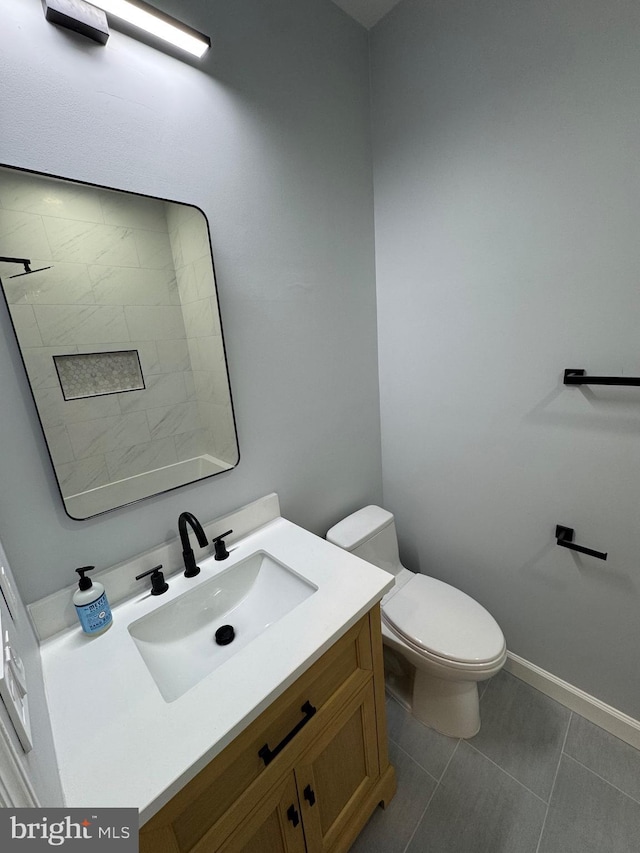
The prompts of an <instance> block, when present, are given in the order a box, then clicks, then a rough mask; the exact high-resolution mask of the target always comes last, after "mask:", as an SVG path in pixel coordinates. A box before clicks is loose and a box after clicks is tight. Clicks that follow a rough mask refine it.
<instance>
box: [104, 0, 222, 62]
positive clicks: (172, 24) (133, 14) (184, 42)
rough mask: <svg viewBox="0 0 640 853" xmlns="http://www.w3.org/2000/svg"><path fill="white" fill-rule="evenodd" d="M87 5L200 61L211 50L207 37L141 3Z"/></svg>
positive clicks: (123, 0)
mask: <svg viewBox="0 0 640 853" xmlns="http://www.w3.org/2000/svg"><path fill="white" fill-rule="evenodd" d="M91 2H92V4H93V5H94V6H97V7H98V8H99V9H102V10H103V11H104V12H106V13H107V15H108V16H112V15H113V17H115V18H119V19H120V20H121V21H125V22H126V23H127V24H131V26H133V27H136V28H138V29H141V30H143V31H144V32H146V33H148V34H149V35H152V36H154V37H155V38H158V39H160V40H161V41H164V42H168V43H169V44H171V45H173V46H174V47H177V48H179V49H180V50H184V51H186V52H187V53H189V54H191V55H192V56H195V57H197V58H198V59H201V58H202V57H203V56H204V54H205V53H206V52H207V51H208V50H209V48H210V47H211V39H210V38H209V36H206V35H204V33H201V32H199V31H198V30H194V29H193V27H188V26H187V25H186V24H183V23H182V22H181V21H178V20H177V19H176V18H172V17H171V16H170V15H166V14H165V13H164V12H160V11H159V10H158V9H155V8H154V7H153V6H151V5H149V3H144V2H142V0H91Z"/></svg>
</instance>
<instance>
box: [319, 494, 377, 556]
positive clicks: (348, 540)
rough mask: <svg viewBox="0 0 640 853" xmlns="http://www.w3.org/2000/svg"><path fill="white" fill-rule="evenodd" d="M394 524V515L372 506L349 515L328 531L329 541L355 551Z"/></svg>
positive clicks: (346, 549)
mask: <svg viewBox="0 0 640 853" xmlns="http://www.w3.org/2000/svg"><path fill="white" fill-rule="evenodd" d="M392 522H393V514H392V513H390V512H387V510H386V509H382V507H380V506H375V505H374V504H371V505H370V506H365V507H363V508H362V509H359V510H358V511H357V512H354V513H352V514H351V515H348V516H347V517H346V518H343V519H342V521H339V522H338V523H337V524H334V526H333V527H332V528H331V529H330V530H328V531H327V541H328V542H331V543H333V544H334V545H338V546H339V547H340V548H344V549H345V551H353V550H354V548H357V547H358V546H359V545H362V543H363V542H364V541H365V540H367V539H370V538H371V537H372V536H375V535H376V533H379V532H380V531H381V530H383V529H384V528H385V527H387V526H388V525H389V524H391V523H392Z"/></svg>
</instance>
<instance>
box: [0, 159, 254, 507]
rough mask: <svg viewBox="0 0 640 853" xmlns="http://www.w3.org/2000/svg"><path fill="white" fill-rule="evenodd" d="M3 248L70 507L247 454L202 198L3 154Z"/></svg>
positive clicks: (19, 327) (6, 280) (175, 483)
mask: <svg viewBox="0 0 640 853" xmlns="http://www.w3.org/2000/svg"><path fill="white" fill-rule="evenodd" d="M0 252H2V255H1V256H0V285H1V287H0V291H1V292H2V295H3V296H4V300H5V301H6V306H7V309H8V312H9V317H10V319H11V323H12V326H13V330H14V332H15V334H16V338H17V341H18V344H19V347H20V352H21V355H22V360H23V362H24V366H25V369H26V374H27V378H28V380H29V384H30V387H31V392H32V394H33V398H34V401H35V405H36V409H37V412H38V416H39V419H40V423H41V425H42V429H43V432H44V435H45V439H46V442H47V448H48V450H49V455H50V457H51V461H52V464H53V467H54V470H55V473H56V479H57V481H58V486H59V489H60V493H61V497H62V500H63V502H64V506H65V509H66V511H67V513H68V515H70V516H71V518H76V519H84V518H90V517H91V516H94V515H98V514H100V513H102V512H106V511H108V510H111V509H115V508H117V507H121V506H125V505H127V504H130V503H132V502H133V501H137V500H140V499H142V498H146V497H150V496H152V495H155V494H159V493H161V492H164V491H167V490H169V489H174V488H178V487H180V486H184V485H187V484H189V483H193V482H195V481H197V480H200V479H203V478H205V477H210V476H212V475H215V474H218V473H221V472H223V471H228V470H229V469H231V468H233V467H235V465H237V463H238V460H239V451H238V443H237V436H236V429H235V417H234V413H233V405H232V401H231V392H230V387H229V377H228V372H227V363H226V353H225V347H224V341H223V339H222V329H221V324H220V314H219V308H218V298H217V289H216V281H215V272H214V269H213V259H212V255H211V243H210V237H209V230H208V225H207V221H206V218H205V216H204V215H203V213H202V211H201V210H199V209H198V208H196V207H194V206H192V205H188V204H183V203H179V202H172V201H166V200H164V199H158V198H151V197H149V196H142V195H137V194H135V193H129V192H122V191H120V190H112V189H109V188H106V187H98V186H94V185H91V184H83V183H79V182H75V181H69V180H66V179H59V178H53V177H51V176H48V175H42V174H38V173H35V172H30V171H26V170H21V169H14V168H12V167H7V166H1V165H0ZM1 310H2V306H1V305H0V311H1Z"/></svg>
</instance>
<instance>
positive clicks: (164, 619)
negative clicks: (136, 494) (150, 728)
mask: <svg viewBox="0 0 640 853" xmlns="http://www.w3.org/2000/svg"><path fill="white" fill-rule="evenodd" d="M202 567H203V571H205V570H206V568H205V563H204V562H203V563H202ZM316 590H317V586H315V585H314V584H312V583H310V582H309V581H307V580H305V579H304V578H303V577H301V576H300V575H299V574H297V573H296V572H294V571H293V570H292V569H289V568H288V567H287V566H285V565H283V564H282V563H280V562H279V561H278V560H275V559H274V558H273V557H271V556H269V554H266V553H265V552H264V551H258V552H257V553H255V554H252V555H251V556H250V557H247V559H245V560H243V561H242V562H240V563H236V564H235V565H233V566H230V567H229V568H228V569H225V570H224V571H222V572H220V573H219V574H217V575H216V576H215V577H212V578H211V579H210V580H205V581H203V582H200V583H199V584H198V585H197V586H195V587H194V588H193V589H192V590H190V591H189V592H185V593H183V594H182V595H180V596H179V597H178V598H175V599H174V600H173V601H169V602H167V603H166V604H164V605H160V606H159V607H158V608H157V609H156V610H154V611H153V612H152V613H149V614H148V615H147V616H143V617H142V618H141V619H138V620H137V621H135V622H132V623H131V624H130V625H129V633H130V634H131V636H132V638H133V640H134V641H135V644H136V646H137V647H138V650H139V651H140V654H141V655H142V658H143V660H144V662H145V663H146V665H147V668H148V669H149V672H150V673H151V675H152V676H153V679H154V681H155V682H156V684H157V685H158V688H159V690H160V693H161V694H162V696H163V698H164V699H165V701H167V702H173V701H174V700H175V699H177V698H178V697H179V696H182V694H183V693H186V692H187V690H189V689H190V688H191V687H193V686H194V685H196V684H197V683H198V682H199V681H201V680H202V679H203V678H205V677H206V676H207V675H209V674H210V673H211V672H213V670H214V669H217V667H219V666H220V665H221V664H223V663H224V662H225V661H226V660H228V659H229V658H230V657H231V656H232V655H234V654H235V653H236V652H238V651H240V649H242V648H244V646H246V645H247V643H250V642H251V641H252V640H254V639H255V638H256V637H257V636H258V635H260V634H262V633H263V631H265V630H267V628H268V627H269V626H270V625H272V624H273V623H274V622H277V621H278V620H279V619H282V617H283V616H286V614H287V613H289V612H291V610H293V609H294V608H295V607H297V606H298V605H299V604H301V603H302V602H303V601H305V599H307V598H309V596H310V595H313V593H314V592H315V591H316ZM223 625H231V626H233V628H234V631H235V638H234V639H233V640H232V642H230V643H229V644H228V645H218V644H217V643H216V640H215V632H216V631H217V629H218V628H220V627H222V626H223Z"/></svg>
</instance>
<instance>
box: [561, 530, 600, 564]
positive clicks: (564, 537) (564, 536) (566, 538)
mask: <svg viewBox="0 0 640 853" xmlns="http://www.w3.org/2000/svg"><path fill="white" fill-rule="evenodd" d="M574 532H575V531H574V529H573V527H564V526H563V525H561V524H557V525H556V545H560V547H561V548H569V549H570V550H571V551H579V552H580V553H581V554H588V555H589V556H590V557H596V559H598V560H606V559H607V554H606V553H604V552H602V551H594V550H593V549H592V548H585V547H584V546H583V545H576V544H575V542H574V541H573V536H574Z"/></svg>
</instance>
